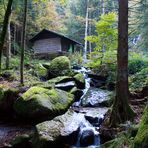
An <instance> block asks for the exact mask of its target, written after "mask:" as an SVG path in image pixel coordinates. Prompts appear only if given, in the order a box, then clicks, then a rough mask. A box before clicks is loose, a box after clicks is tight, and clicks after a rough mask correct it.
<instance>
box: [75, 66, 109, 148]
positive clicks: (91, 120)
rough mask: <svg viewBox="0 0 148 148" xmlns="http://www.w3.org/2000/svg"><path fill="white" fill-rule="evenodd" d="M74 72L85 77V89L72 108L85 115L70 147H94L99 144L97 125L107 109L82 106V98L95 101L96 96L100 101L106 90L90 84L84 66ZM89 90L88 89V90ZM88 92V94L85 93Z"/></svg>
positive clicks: (103, 97)
mask: <svg viewBox="0 0 148 148" xmlns="http://www.w3.org/2000/svg"><path fill="white" fill-rule="evenodd" d="M76 72H79V73H82V74H83V75H84V77H85V89H84V90H83V96H82V97H81V98H80V100H79V101H78V102H74V103H73V105H72V108H73V109H74V110H75V109H76V110H79V114H83V116H84V117H85V119H86V120H85V121H83V120H82V122H81V125H80V130H79V134H78V137H77V142H76V144H75V145H73V146H72V148H83V147H85V148H96V147H98V146H99V145H100V134H99V126H100V124H101V123H102V121H103V118H104V115H105V114H106V112H107V111H108V108H107V107H101V106H100V107H99V105H97V106H95V105H94V106H93V105H92V107H83V104H82V102H83V100H84V99H85V98H88V100H89V101H90V103H91V102H92V104H93V102H95V100H96V99H97V100H98V98H99V99H100V100H101V99H102V101H103V100H104V99H105V96H106V91H104V90H101V89H96V88H93V87H91V86H90V80H91V79H90V78H89V77H88V76H87V73H88V72H89V71H88V70H86V69H85V68H84V67H82V68H81V69H79V70H76ZM89 90H90V91H89ZM88 92H89V93H88ZM87 93H88V95H87ZM82 138H84V139H83V140H84V142H82V140H81V139H82Z"/></svg>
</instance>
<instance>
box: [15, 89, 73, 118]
mask: <svg viewBox="0 0 148 148" xmlns="http://www.w3.org/2000/svg"><path fill="white" fill-rule="evenodd" d="M72 101H73V95H71V94H69V93H67V92H64V91H62V90H58V89H50V90H49V89H45V88H42V87H31V88H30V89H29V90H28V91H27V92H25V93H24V94H23V95H22V96H21V97H20V98H19V99H18V100H17V101H16V102H15V103H14V109H15V111H16V112H17V113H18V114H19V115H22V116H25V117H29V118H31V117H32V118H36V117H38V118H39V117H41V116H47V117H48V116H50V115H51V116H55V114H57V113H60V112H62V111H64V110H67V108H68V107H69V105H70V104H71V103H72Z"/></svg>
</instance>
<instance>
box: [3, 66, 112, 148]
mask: <svg viewBox="0 0 148 148" xmlns="http://www.w3.org/2000/svg"><path fill="white" fill-rule="evenodd" d="M77 72H78V74H77V75H75V76H74V77H72V78H71V77H60V78H56V79H52V80H49V81H48V82H46V83H44V84H43V83H42V84H39V85H40V87H44V88H43V89H42V88H36V86H35V87H34V88H31V90H30V89H29V90H28V91H30V92H31V95H30V92H29V93H28V91H27V92H26V93H25V94H23V96H22V97H21V98H20V99H17V101H16V103H15V104H14V109H15V111H16V112H17V114H18V115H19V116H20V117H21V116H22V117H26V116H27V117H29V119H32V120H35V119H36V118H39V120H37V121H36V122H34V123H33V124H29V125H28V124H23V125H22V124H20V122H13V121H14V119H13V121H12V123H11V122H10V124H8V122H7V121H5V120H3V121H1V122H0V147H20V146H21V147H36V148H46V147H60V148H66V147H72V148H79V147H88V148H91V147H98V146H99V145H100V134H99V128H100V125H101V123H102V121H103V118H104V115H105V114H106V112H107V111H108V109H109V108H108V107H109V106H110V104H111V96H112V92H110V91H107V90H103V89H100V88H96V87H94V86H93V87H91V86H90V83H91V79H92V78H88V77H87V70H86V69H84V68H81V69H79V70H77ZM80 74H81V75H80ZM82 74H83V75H82ZM83 76H84V78H82V77H83ZM91 76H92V75H91ZM97 83H98V82H97ZM93 84H94V82H93ZM53 87H54V90H52V89H53ZM48 88H52V89H51V90H50V91H47V89H48ZM65 91H67V92H68V93H67V92H65ZM69 92H70V94H69ZM71 94H73V95H74V96H75V97H74V98H73V97H72V96H71ZM51 95H52V96H53V97H49V96H51ZM42 97H44V98H46V101H44V100H42V101H41V98H42ZM26 98H27V99H26ZM34 98H37V99H36V100H35V99H34ZM55 98H57V100H56V102H55ZM49 100H50V101H49ZM57 102H58V103H57ZM63 106H64V108H63ZM23 107H24V108H23ZM26 109H27V110H26ZM47 117H48V118H47ZM26 119H27V118H26ZM24 120H25V119H24ZM16 137H17V138H16Z"/></svg>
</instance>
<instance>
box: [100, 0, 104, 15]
mask: <svg viewBox="0 0 148 148" xmlns="http://www.w3.org/2000/svg"><path fill="white" fill-rule="evenodd" d="M101 3H102V14H105V3H104V0H102V1H101Z"/></svg>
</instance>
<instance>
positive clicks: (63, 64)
mask: <svg viewBox="0 0 148 148" xmlns="http://www.w3.org/2000/svg"><path fill="white" fill-rule="evenodd" d="M69 73H71V67H70V60H69V59H68V57H66V56H59V57H57V58H55V59H53V60H52V61H51V63H50V65H49V68H48V73H47V78H48V79H50V78H54V77H57V76H64V75H68V74H69Z"/></svg>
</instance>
